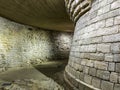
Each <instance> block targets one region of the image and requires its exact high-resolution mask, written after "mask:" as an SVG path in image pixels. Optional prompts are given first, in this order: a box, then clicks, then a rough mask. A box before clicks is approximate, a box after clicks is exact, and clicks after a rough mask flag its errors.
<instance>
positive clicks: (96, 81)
mask: <svg viewBox="0 0 120 90" xmlns="http://www.w3.org/2000/svg"><path fill="white" fill-rule="evenodd" d="M92 85H93V86H94V87H96V88H100V85H101V80H100V79H98V78H96V77H93V79H92Z"/></svg>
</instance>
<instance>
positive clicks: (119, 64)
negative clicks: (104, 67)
mask: <svg viewBox="0 0 120 90" xmlns="http://www.w3.org/2000/svg"><path fill="white" fill-rule="evenodd" d="M115 70H116V72H119V73H120V63H116V69H115Z"/></svg>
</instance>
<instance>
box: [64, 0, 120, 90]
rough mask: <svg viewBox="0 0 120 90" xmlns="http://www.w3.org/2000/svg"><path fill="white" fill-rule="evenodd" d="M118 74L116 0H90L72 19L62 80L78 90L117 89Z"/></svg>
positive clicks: (119, 1)
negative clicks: (87, 6) (85, 9)
mask: <svg viewBox="0 0 120 90" xmlns="http://www.w3.org/2000/svg"><path fill="white" fill-rule="evenodd" d="M69 1H71V0H69ZM75 1H80V0H75ZM83 1H87V0H83ZM88 1H89V0H88ZM71 5H72V4H71ZM119 73H120V0H93V1H92V6H91V9H90V11H88V12H87V13H85V14H84V15H82V16H81V17H80V18H79V20H78V21H77V22H76V26H75V32H74V37H73V42H72V47H71V52H70V56H69V62H68V65H67V66H66V70H65V79H66V81H67V82H68V83H69V84H70V85H71V86H72V85H73V86H74V88H76V89H78V90H93V89H94V90H120V74H119Z"/></svg>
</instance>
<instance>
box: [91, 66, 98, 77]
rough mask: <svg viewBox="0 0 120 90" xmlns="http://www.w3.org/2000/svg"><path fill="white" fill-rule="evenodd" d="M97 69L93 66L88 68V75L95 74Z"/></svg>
mask: <svg viewBox="0 0 120 90" xmlns="http://www.w3.org/2000/svg"><path fill="white" fill-rule="evenodd" d="M96 73H97V70H96V69H95V68H89V75H92V76H96Z"/></svg>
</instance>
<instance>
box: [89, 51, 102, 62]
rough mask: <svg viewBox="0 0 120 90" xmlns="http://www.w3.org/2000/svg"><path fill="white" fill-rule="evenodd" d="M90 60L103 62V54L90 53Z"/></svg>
mask: <svg viewBox="0 0 120 90" xmlns="http://www.w3.org/2000/svg"><path fill="white" fill-rule="evenodd" d="M90 59H91V60H98V61H102V60H104V54H103V53H91V54H90Z"/></svg>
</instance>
